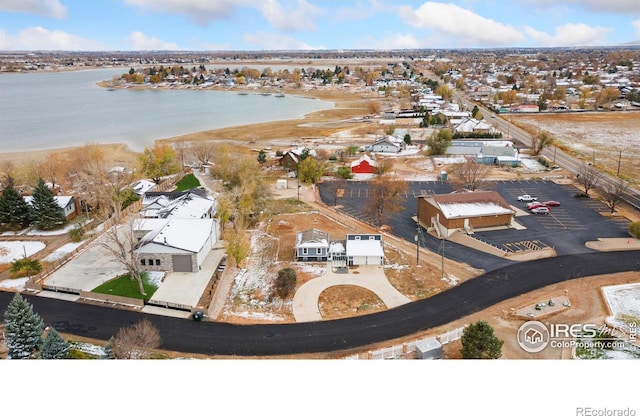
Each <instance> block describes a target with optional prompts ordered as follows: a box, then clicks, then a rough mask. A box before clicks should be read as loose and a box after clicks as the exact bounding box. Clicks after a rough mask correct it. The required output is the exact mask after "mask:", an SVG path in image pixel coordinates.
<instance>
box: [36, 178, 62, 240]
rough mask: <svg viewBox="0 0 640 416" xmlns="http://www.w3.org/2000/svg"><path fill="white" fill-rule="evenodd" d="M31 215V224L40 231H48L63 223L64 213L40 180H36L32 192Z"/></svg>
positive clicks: (51, 192)
mask: <svg viewBox="0 0 640 416" xmlns="http://www.w3.org/2000/svg"><path fill="white" fill-rule="evenodd" d="M31 213H32V218H31V222H32V223H33V224H34V225H35V226H36V227H38V228H40V229H41V230H50V229H52V228H55V227H56V226H58V225H60V224H62V223H64V221H65V216H64V211H63V210H62V208H60V205H58V203H57V202H56V200H55V196H54V194H53V191H52V190H51V189H49V187H48V186H47V185H46V184H45V183H44V180H43V179H42V178H40V179H38V185H37V186H36V187H35V189H34V190H33V202H32V210H31Z"/></svg>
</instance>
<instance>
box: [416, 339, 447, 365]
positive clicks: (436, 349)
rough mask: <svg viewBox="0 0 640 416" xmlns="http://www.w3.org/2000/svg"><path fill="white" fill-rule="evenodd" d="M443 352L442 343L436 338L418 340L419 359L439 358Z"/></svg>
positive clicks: (417, 355) (417, 357)
mask: <svg viewBox="0 0 640 416" xmlns="http://www.w3.org/2000/svg"><path fill="white" fill-rule="evenodd" d="M443 353H444V351H443V348H442V343H441V342H440V341H438V340H437V339H436V338H427V339H423V340H421V341H418V342H416V359H418V360H439V359H441V358H442V355H443Z"/></svg>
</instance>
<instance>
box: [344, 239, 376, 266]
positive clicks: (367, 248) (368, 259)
mask: <svg viewBox="0 0 640 416" xmlns="http://www.w3.org/2000/svg"><path fill="white" fill-rule="evenodd" d="M346 246H347V247H346V255H347V264H348V265H349V266H364V265H378V266H381V265H383V264H384V250H383V248H382V235H381V234H347V241H346Z"/></svg>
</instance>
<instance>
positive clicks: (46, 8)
mask: <svg viewBox="0 0 640 416" xmlns="http://www.w3.org/2000/svg"><path fill="white" fill-rule="evenodd" d="M0 10H4V11H9V12H24V13H33V14H37V15H40V16H44V17H55V18H56V19H62V18H64V17H66V16H67V8H66V7H64V6H63V5H62V4H60V0H2V1H1V2H0Z"/></svg>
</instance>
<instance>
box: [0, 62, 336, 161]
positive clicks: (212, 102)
mask: <svg viewBox="0 0 640 416" xmlns="http://www.w3.org/2000/svg"><path fill="white" fill-rule="evenodd" d="M123 72H124V70H123V69H122V68H118V69H96V70H86V71H73V72H51V73H41V72H36V73H8V74H1V75H0V144H1V145H2V149H1V150H0V151H2V152H18V151H28V150H44V149H55V148H61V147H69V146H81V145H84V144H86V143H102V144H107V143H126V144H127V145H128V146H129V147H130V148H131V149H132V150H134V151H141V150H143V149H144V147H145V146H152V145H153V142H154V140H156V139H163V138H170V137H175V136H180V135H183V134H187V133H195V132H199V131H204V130H211V129H217V128H223V127H231V126H240V125H250V124H254V123H263V122H268V121H276V120H290V119H301V118H302V117H303V116H304V115H305V114H308V113H311V112H315V111H320V110H326V109H329V108H332V107H333V103H330V102H327V101H322V100H316V99H308V98H303V97H295V96H291V95H287V96H286V97H285V98H279V97H275V96H274V95H269V96H262V95H259V94H251V93H250V94H248V95H239V94H238V93H237V92H234V91H212V90H160V89H145V90H135V89H118V90H114V91H108V90H106V89H105V88H101V87H98V86H97V85H96V83H97V82H99V81H102V80H109V79H111V78H113V76H115V75H120V74H122V73H123ZM247 129H248V132H247V135H248V136H249V135H250V127H247Z"/></svg>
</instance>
